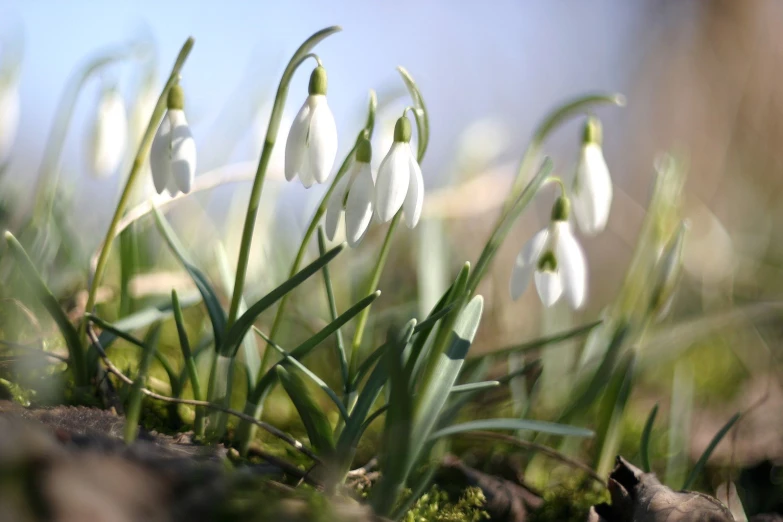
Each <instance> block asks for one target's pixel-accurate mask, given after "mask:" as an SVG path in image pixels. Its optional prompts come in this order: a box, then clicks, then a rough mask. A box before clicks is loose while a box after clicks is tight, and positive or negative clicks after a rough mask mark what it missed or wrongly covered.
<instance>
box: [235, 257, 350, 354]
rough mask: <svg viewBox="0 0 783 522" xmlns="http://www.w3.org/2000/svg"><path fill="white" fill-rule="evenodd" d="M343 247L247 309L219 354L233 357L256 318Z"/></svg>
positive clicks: (316, 261)
mask: <svg viewBox="0 0 783 522" xmlns="http://www.w3.org/2000/svg"><path fill="white" fill-rule="evenodd" d="M345 246H346V244H345V243H342V244H340V245H338V246H337V247H335V248H333V249H331V250H330V251H329V252H327V253H326V254H324V255H322V256H321V257H319V258H318V259H316V260H315V261H313V262H312V263H310V264H309V265H307V266H306V267H304V268H303V269H302V270H300V271H299V272H297V273H296V275H294V276H293V277H291V278H290V279H288V280H287V281H286V282H284V283H283V284H281V285H280V286H278V287H277V288H275V289H274V290H272V291H271V292H269V293H268V294H266V295H265V296H264V297H262V298H261V299H260V300H258V301H257V302H256V303H255V304H254V305H253V306H251V307H250V308H248V309H247V312H245V313H244V314H242V315H241V316H240V317H239V318H238V319H237V321H236V322H235V323H234V325H233V326H232V327H231V329H230V330H229V331H228V334H227V335H226V337H225V340H224V342H223V344H222V346H221V348H220V353H221V354H223V355H225V356H227V357H235V356H236V353H237V350H238V349H239V344H240V343H241V342H242V339H244V337H245V334H246V333H247V332H248V331H249V330H250V327H251V326H253V322H254V321H255V320H256V318H257V317H258V316H259V315H261V313H262V312H263V311H264V310H266V309H267V308H269V307H270V306H272V305H273V304H275V302H277V300H278V299H280V298H281V297H283V296H284V295H285V294H287V293H288V292H290V291H291V290H293V289H294V288H296V287H297V286H299V285H300V284H302V283H304V282H305V281H306V280H307V279H308V278H309V277H310V276H312V275H313V274H315V273H317V272H318V271H320V270H321V269H322V268H323V267H324V266H326V265H327V264H328V263H329V262H331V261H332V260H333V259H334V258H335V257H337V255H338V254H339V253H340V252H342V251H343V249H344V248H345Z"/></svg>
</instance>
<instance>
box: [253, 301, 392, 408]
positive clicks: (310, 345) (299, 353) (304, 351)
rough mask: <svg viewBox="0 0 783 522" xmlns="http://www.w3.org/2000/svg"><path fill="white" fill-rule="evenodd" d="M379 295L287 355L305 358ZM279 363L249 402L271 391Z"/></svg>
mask: <svg viewBox="0 0 783 522" xmlns="http://www.w3.org/2000/svg"><path fill="white" fill-rule="evenodd" d="M380 295H381V292H380V290H378V291H376V292H374V293H372V294H370V295H368V296H367V297H365V298H364V299H362V300H361V301H359V302H358V303H356V304H355V305H353V306H352V307H351V308H349V309H348V310H346V311H345V312H344V313H343V314H342V315H341V316H340V317H338V318H337V319H335V320H334V321H332V322H331V323H329V324H328V325H326V326H324V327H323V328H322V329H321V330H319V331H318V333H316V334H315V335H314V336H312V337H310V338H309V339H307V340H306V341H305V342H303V343H302V344H300V345H299V346H297V347H296V348H294V349H293V350H291V351H290V352H289V353H288V355H289V356H290V357H293V358H294V359H297V360H300V361H301V360H302V359H303V358H304V357H306V356H307V355H308V354H309V353H310V352H311V351H313V349H314V348H315V347H316V346H318V345H319V344H321V343H322V342H323V341H325V340H326V339H327V338H328V337H329V336H330V335H332V334H333V333H334V332H336V331H337V329H338V328H340V327H341V326H343V325H344V324H345V323H347V322H348V321H350V320H351V319H353V318H354V317H355V316H356V315H358V314H359V312H361V311H362V310H364V309H365V308H367V307H368V306H370V305H371V304H372V303H373V301H375V300H376V299H377V298H378V296H380ZM279 364H280V362H278V363H275V365H274V366H272V368H270V369H269V370H267V372H266V373H265V374H264V375H263V376H262V377H261V378H260V379H259V380H258V383H257V384H256V387H255V388H254V389H253V393H252V394H251V396H250V397H249V399H248V400H249V401H250V402H252V403H253V404H260V402H261V400H262V399H263V398H264V397H266V395H267V394H268V393H269V391H270V390H271V389H272V386H273V385H274V383H275V382H276V379H277V378H276V374H275V372H274V371H273V370H274V368H275V367H276V366H277V365H279Z"/></svg>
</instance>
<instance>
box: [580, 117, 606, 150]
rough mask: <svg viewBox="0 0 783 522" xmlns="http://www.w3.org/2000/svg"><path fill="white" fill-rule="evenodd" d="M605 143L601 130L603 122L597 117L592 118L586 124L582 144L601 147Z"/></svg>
mask: <svg viewBox="0 0 783 522" xmlns="http://www.w3.org/2000/svg"><path fill="white" fill-rule="evenodd" d="M602 142H603V132H602V130H601V121H600V120H599V119H598V118H596V117H595V116H590V117H589V118H587V121H586V122H585V128H584V131H583V133H582V143H584V144H585V145H587V144H588V143H595V144H596V145H599V146H600V145H601V143H602Z"/></svg>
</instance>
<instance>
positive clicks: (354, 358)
mask: <svg viewBox="0 0 783 522" xmlns="http://www.w3.org/2000/svg"><path fill="white" fill-rule="evenodd" d="M401 217H402V210H400V211H399V212H397V214H396V215H395V216H394V217H393V218H392V220H391V223H389V229H388V230H387V231H386V237H385V238H384V240H383V245H382V246H381V251H380V252H379V253H378V261H377V262H376V263H375V268H374V269H373V271H372V274H371V275H370V279H369V280H368V281H367V286H366V287H365V290H366V291H365V292H364V294H371V293H372V292H375V290H376V289H377V287H378V283H379V282H380V280H381V273H382V272H383V268H384V266H386V259H387V258H388V257H389V250H390V248H391V238H392V235H394V230H395V229H396V228H397V225H398V224H399V222H400V218H401ZM364 294H363V295H364ZM369 315H370V307H369V306H368V307H367V308H365V309H364V310H362V313H361V314H359V318H358V319H357V321H356V330H355V331H354V334H353V342H352V343H351V361H350V369H349V374H350V375H354V374H355V373H356V368H357V366H358V364H359V349H360V348H361V346H362V338H363V337H364V329H365V327H366V326H367V319H368V318H369Z"/></svg>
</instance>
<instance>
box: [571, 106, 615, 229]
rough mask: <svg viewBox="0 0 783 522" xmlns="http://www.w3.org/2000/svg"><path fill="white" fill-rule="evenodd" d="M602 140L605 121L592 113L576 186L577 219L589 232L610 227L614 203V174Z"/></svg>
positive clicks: (580, 159)
mask: <svg viewBox="0 0 783 522" xmlns="http://www.w3.org/2000/svg"><path fill="white" fill-rule="evenodd" d="M601 141H602V135H601V123H600V122H599V121H598V120H597V119H596V118H592V117H591V118H589V119H588V120H587V122H586V123H585V127H584V136H583V141H582V150H581V152H580V155H579V164H578V165H577V169H576V176H575V177H574V183H573V186H572V200H573V205H574V214H575V216H576V222H577V224H578V225H579V229H580V230H581V231H582V232H583V233H584V234H585V235H588V236H592V235H595V234H598V233H599V232H602V231H603V230H604V229H605V228H606V222H607V220H608V219H609V210H610V208H611V206H612V178H611V177H610V176H609V168H608V167H607V166H606V160H605V159H604V153H603V150H602V149H601Z"/></svg>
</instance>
